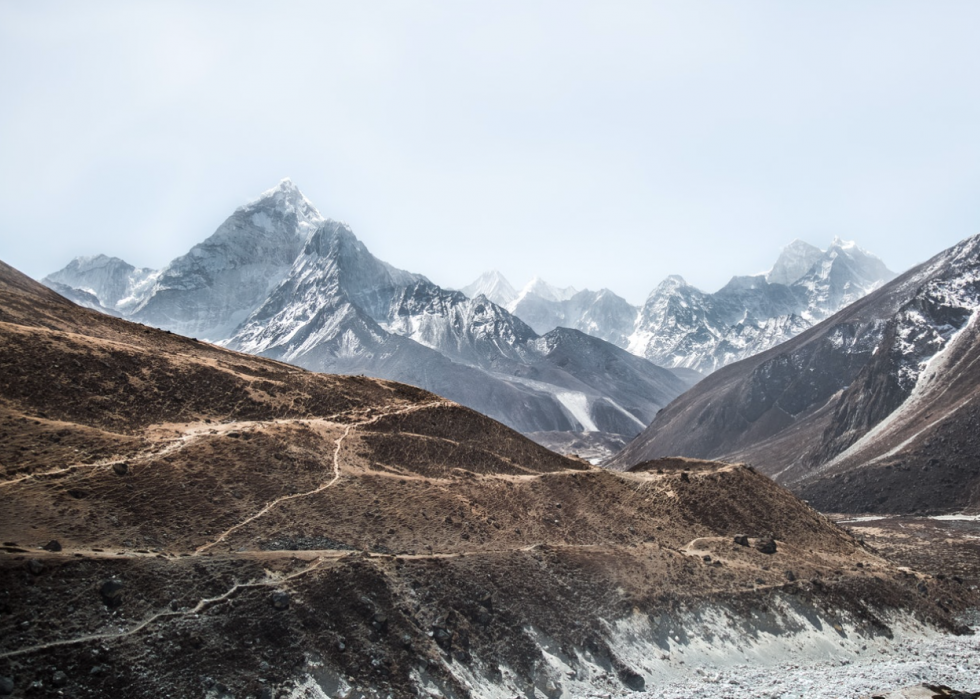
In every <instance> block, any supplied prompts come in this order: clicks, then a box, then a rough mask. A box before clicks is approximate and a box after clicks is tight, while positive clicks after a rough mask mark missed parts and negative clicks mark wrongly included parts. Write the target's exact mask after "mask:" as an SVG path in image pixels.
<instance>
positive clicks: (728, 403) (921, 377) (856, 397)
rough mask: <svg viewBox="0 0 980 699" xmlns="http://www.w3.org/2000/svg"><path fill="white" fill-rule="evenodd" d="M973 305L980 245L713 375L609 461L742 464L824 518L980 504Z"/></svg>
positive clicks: (965, 246)
mask: <svg viewBox="0 0 980 699" xmlns="http://www.w3.org/2000/svg"><path fill="white" fill-rule="evenodd" d="M978 308H980V237H975V238H970V239H967V240H965V241H963V242H962V243H960V244H959V245H957V246H955V247H953V248H950V249H949V250H947V251H945V252H943V253H941V254H940V255H937V256H936V257H935V258H933V259H932V260H930V261H929V262H927V263H925V264H923V265H921V266H919V267H917V268H915V269H913V270H910V271H909V272H907V273H906V274H904V275H902V276H901V277H899V278H898V279H896V280H894V281H893V282H891V283H889V284H888V285H886V286H885V287H883V288H882V289H880V290H879V291H877V292H875V293H873V294H871V295H870V296H868V297H866V298H864V299H862V300H860V301H858V302H856V303H854V304H853V305H851V306H849V307H848V308H847V309H845V310H844V311H842V312H841V313H839V314H837V315H836V316H834V317H833V318H830V319H828V320H826V321H824V322H823V323H821V324H819V325H817V326H816V327H814V328H812V329H811V330H809V331H807V332H805V333H804V334H802V335H800V336H799V337H797V338H795V339H793V340H791V341H789V342H787V343H785V344H783V345H780V346H779V347H777V348H775V349H774V350H771V351H769V352H766V353H764V354H761V355H758V356H756V357H752V358H751V359H748V360H745V361H742V362H739V363H737V364H734V365H732V366H729V367H726V368H725V369H724V370H721V371H719V372H717V373H715V374H713V375H712V376H711V377H709V378H708V379H706V380H705V381H703V382H701V383H700V384H698V386H696V387H695V388H694V389H693V390H692V391H690V392H688V393H687V394H685V395H684V396H682V397H681V398H679V399H677V400H676V401H674V403H672V404H671V405H670V406H668V407H667V408H666V409H665V410H664V411H663V412H661V413H660V415H658V417H657V419H656V420H655V421H654V422H653V424H652V425H651V426H650V427H649V428H648V429H647V430H646V431H645V432H644V433H643V434H642V435H640V436H639V437H638V438H636V439H635V440H634V441H633V442H632V443H631V444H630V445H629V446H628V447H627V448H626V449H625V450H624V451H623V452H621V453H620V454H618V455H617V456H616V457H615V458H614V459H613V461H612V462H611V464H612V465H613V466H614V467H625V466H628V465H630V464H632V463H637V462H639V461H643V460H646V459H648V458H653V457H656V456H660V455H666V454H676V455H686V456H693V457H699V458H724V459H737V460H747V461H751V462H752V463H754V464H756V465H757V466H758V467H759V468H760V469H762V470H763V471H765V472H766V473H770V474H773V475H774V476H775V477H776V478H777V479H779V480H780V482H783V483H785V484H787V485H789V486H790V487H792V488H794V489H795V490H797V491H798V492H801V493H803V494H804V495H805V496H806V497H808V498H810V499H811V500H812V501H813V502H814V504H816V505H817V506H818V507H819V508H821V509H823V510H832V511H860V510H867V511H885V512H888V511H892V512H913V511H929V512H940V511H942V512H946V511H952V510H960V509H963V508H965V507H978V506H980V471H978V469H977V466H976V463H975V459H974V457H975V455H976V454H977V453H978V445H977V444H976V437H975V435H976V430H975V429H974V428H975V426H976V425H977V424H978V423H977V416H976V407H977V406H976V402H975V401H976V395H977V392H978V377H980V374H977V372H976V370H975V368H976V365H975V364H974V362H975V359H976V353H977V347H978V344H977V329H976V321H977V309H978Z"/></svg>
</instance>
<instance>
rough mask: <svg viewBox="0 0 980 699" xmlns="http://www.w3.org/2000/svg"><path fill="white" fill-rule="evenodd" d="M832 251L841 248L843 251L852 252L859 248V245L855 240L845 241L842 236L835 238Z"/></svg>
mask: <svg viewBox="0 0 980 699" xmlns="http://www.w3.org/2000/svg"><path fill="white" fill-rule="evenodd" d="M830 247H831V249H833V248H840V249H841V250H851V249H853V248H856V247H857V243H855V242H854V241H853V240H844V239H843V238H841V237H840V236H836V235H835V236H834V239H833V241H831V243H830Z"/></svg>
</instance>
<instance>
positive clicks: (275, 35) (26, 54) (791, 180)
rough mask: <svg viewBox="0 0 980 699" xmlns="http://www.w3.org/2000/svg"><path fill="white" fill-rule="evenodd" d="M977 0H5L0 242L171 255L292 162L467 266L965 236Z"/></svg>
mask: <svg viewBox="0 0 980 699" xmlns="http://www.w3.org/2000/svg"><path fill="white" fill-rule="evenodd" d="M978 37H980V2H974V1H968V2H944V1H943V0H923V1H922V2H900V1H897V0H885V1H882V2H864V1H861V0H849V1H843V0H841V1H834V0H814V1H812V2H805V1H800V2H784V1H782V0H773V1H771V2H731V1H729V0H725V1H719V2H698V1H695V0H678V1H676V2H650V1H647V2H598V1H596V2H572V1H569V0H561V1H556V2H533V1H529V0H520V1H515V2H498V1H496V0H495V1H493V2H490V1H484V2H464V1H461V0H447V1H446V2H407V1H404V0H399V1H398V2H390V3H386V2H326V1H318V2H275V3H270V2H243V1H241V0H236V1H234V2H217V1H215V2H178V1H176V0H166V1H164V2H139V3H136V2H129V1H127V2H119V3H111V2H97V1H95V2H45V1H43V0H34V1H31V2H26V1H14V0H0V95H2V98H0V259H3V260H4V261H6V262H8V263H9V264H12V265H14V266H16V267H18V268H20V269H21V270H23V271H24V272H26V273H28V274H30V275H32V276H35V277H41V276H43V275H44V274H47V273H48V272H51V271H54V270H55V269H58V268H60V267H62V266H63V265H64V264H66V263H67V262H68V261H69V260H70V259H71V258H72V257H73V256H75V255H81V254H95V253H99V252H102V253H106V254H110V255H116V256H119V257H122V258H124V259H125V260H127V261H129V262H131V263H133V264H136V265H140V266H150V267H160V266H163V265H164V264H166V263H167V262H168V261H169V260H170V259H172V258H173V257H176V256H177V255H180V254H182V253H184V252H186V251H187V250H188V249H189V248H190V247H191V246H192V245H193V244H194V243H197V242H199V241H201V240H203V239H204V238H205V237H207V236H208V235H210V234H211V233H212V232H213V231H214V229H215V228H216V227H217V226H218V225H219V224H220V223H221V222H222V220H223V219H224V218H225V217H226V216H227V215H228V214H230V213H231V211H232V210H233V209H234V208H235V207H236V206H238V205H239V204H241V203H243V202H244V201H246V200H248V199H250V198H253V197H254V196H255V195H257V194H258V193H259V192H261V191H262V190H265V189H267V188H269V187H272V186H273V185H275V184H276V183H277V182H278V181H279V180H280V179H281V178H282V177H285V176H289V177H292V179H293V180H294V181H295V182H296V184H297V185H298V186H299V187H300V188H301V189H302V190H303V191H304V193H306V195H307V196H308V197H309V198H310V199H311V200H312V201H313V202H314V203H315V204H316V205H317V207H318V208H319V209H320V211H321V212H322V213H323V214H324V215H325V216H328V217H332V218H337V219H341V220H345V221H347V222H348V223H349V224H350V225H351V226H352V227H353V229H354V232H355V234H357V235H358V237H360V238H361V239H362V240H363V241H364V242H365V243H366V245H367V246H368V248H369V249H370V250H371V251H372V252H374V253H375V254H376V255H377V256H378V257H380V258H382V259H384V260H386V261H388V262H390V263H392V264H393V265H395V266H397V267H401V268H404V269H408V270H411V271H414V272H421V273H423V274H425V275H426V276H428V277H429V278H430V279H432V280H433V281H435V282H437V283H439V284H442V285H443V286H462V285H464V284H466V283H468V282H469V281H471V280H472V279H473V278H475V277H476V276H477V275H478V274H480V272H482V271H484V270H486V269H491V268H497V269H499V270H500V271H502V272H503V273H504V274H505V276H507V277H508V278H509V279H510V280H511V282H512V283H514V284H515V285H520V284H522V283H523V282H525V281H526V280H527V279H528V278H529V277H530V276H532V275H534V274H538V275H540V276H542V277H543V278H545V279H547V280H549V281H551V282H552V283H555V284H558V285H562V286H565V285H574V286H577V287H579V288H582V287H589V288H600V287H609V288H611V289H613V290H614V291H616V292H617V293H619V294H621V295H623V296H625V297H626V298H627V299H629V300H631V301H633V302H640V301H642V300H643V298H645V296H646V294H647V293H648V292H649V291H650V290H651V289H652V288H653V287H654V286H655V285H656V284H657V283H658V282H659V281H660V280H661V279H662V278H663V277H664V276H666V275H668V274H672V273H677V274H682V275H683V276H685V277H686V278H687V279H688V281H690V282H692V283H694V284H696V285H698V286H700V287H702V288H704V289H705V290H714V289H716V288H718V287H719V286H721V285H722V284H723V283H724V282H725V281H726V280H727V279H728V278H729V277H730V276H731V275H732V274H735V273H752V272H758V271H762V270H764V269H766V268H767V267H768V266H770V264H771V263H772V261H773V260H774V258H775V256H776V255H777V253H778V250H779V249H780V248H781V247H782V246H783V245H785V244H787V243H789V242H790V241H791V240H793V239H794V238H802V239H804V240H807V241H810V242H812V243H814V244H817V245H820V246H821V247H825V246H826V244H827V243H828V242H829V241H830V240H831V239H832V238H833V237H834V236H841V237H843V238H846V239H854V240H856V241H857V242H858V243H859V244H860V245H861V246H862V247H864V248H866V249H869V250H871V251H873V252H875V253H877V254H878V255H879V256H880V257H882V258H883V259H884V260H885V262H886V263H888V265H889V266H890V267H891V268H892V269H894V270H896V271H901V270H902V269H905V268H907V267H908V266H910V265H912V264H914V263H916V262H919V261H922V260H924V259H926V258H928V257H930V256H931V255H933V254H935V253H937V252H939V251H940V250H942V249H943V248H946V247H948V246H950V245H952V244H954V243H955V242H957V241H958V240H960V239H962V238H965V237H967V236H970V235H974V234H976V233H980V198H978V192H980V87H978V86H980V38H978Z"/></svg>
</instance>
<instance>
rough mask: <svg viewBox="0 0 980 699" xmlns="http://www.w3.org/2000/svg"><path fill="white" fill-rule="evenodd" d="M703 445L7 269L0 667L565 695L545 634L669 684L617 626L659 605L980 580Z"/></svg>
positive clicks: (935, 612) (20, 676)
mask: <svg viewBox="0 0 980 699" xmlns="http://www.w3.org/2000/svg"><path fill="white" fill-rule="evenodd" d="M677 466H678V465H677V464H666V463H665V464H661V465H659V466H657V465H654V466H653V467H652V468H644V469H638V470H636V471H634V472H631V473H613V472H610V471H604V470H600V469H596V468H593V467H590V466H589V465H588V464H586V463H584V462H581V461H578V460H573V459H568V458H565V457H561V456H558V455H556V454H554V453H552V452H549V451H547V450H546V449H544V448H542V447H540V446H537V445H535V444H534V443H532V442H530V441H529V440H527V439H525V438H523V437H521V436H520V435H518V434H517V433H515V432H513V431H511V430H509V429H507V428H505V427H503V426H502V425H500V424H499V423H496V422H494V421H492V420H489V419H488V418H486V417H483V416H481V415H479V414H477V413H474V412H473V411H470V410H467V409H465V408H462V407H460V406H458V405H456V404H454V403H451V402H449V401H446V400H443V399H441V398H439V397H437V396H434V395H432V394H429V393H426V392H424V391H421V390H419V389H415V388H412V387H409V386H404V385H400V384H395V383H392V382H386V381H380V380H374V379H366V378H362V377H350V376H326V375H318V374H313V373H310V372H306V371H302V370H299V369H296V368H294V367H291V366H288V365H286V364H282V363H279V362H274V361H270V360H266V359H263V358H258V357H251V356H245V355H241V354H237V353H234V352H229V351H226V350H223V349H221V348H218V347H214V346H211V345H208V344H205V343H201V342H197V341H194V340H191V339H187V338H181V337H177V336H174V335H171V334H169V333H164V332H160V331H157V330H154V329H151V328H147V327H144V326H139V325H135V324H132V323H128V322H126V321H122V320H118V319H115V318H111V317H108V316H104V315H100V314H98V313H95V312H92V311H87V310H84V309H81V308H78V307H77V306H74V305H72V304H71V303H69V302H68V301H66V300H64V299H61V298H60V297H58V296H57V295H55V294H53V293H52V292H50V291H48V290H47V289H45V288H43V287H41V286H40V285H37V284H35V283H34V282H32V281H31V280H29V279H27V278H26V277H24V276H23V275H20V274H19V273H18V272H16V271H15V270H12V269H11V268H9V267H5V266H4V267H0V498H2V502H3V507H2V508H0V537H2V542H3V547H2V552H0V675H2V676H4V677H12V678H14V681H15V684H16V687H17V689H16V692H18V693H21V692H23V691H24V690H25V688H29V687H30V686H31V684H32V683H40V684H38V685H35V690H36V691H35V694H39V695H42V696H43V695H46V694H51V695H55V694H57V693H58V692H62V693H63V694H64V695H68V696H92V697H96V696H128V697H144V696H145V697H150V696H152V697H159V696H163V695H167V694H169V695H171V696H201V695H205V694H206V695H208V696H229V695H234V696H255V697H259V696H262V697H270V696H287V695H288V694H289V693H290V692H292V693H293V694H292V695H293V696H304V695H303V694H302V691H305V690H302V686H304V685H303V683H304V682H309V681H313V682H315V683H317V684H318V685H319V688H320V690H322V691H323V692H325V693H327V694H328V695H329V694H330V692H334V693H339V690H338V689H337V688H339V687H341V685H344V686H353V687H358V688H361V690H363V694H362V695H363V696H382V697H383V696H386V695H388V694H391V695H392V696H395V697H402V696H415V695H416V694H417V693H418V692H420V691H423V689H422V688H424V687H436V688H440V689H439V691H440V692H441V693H442V694H443V695H444V696H457V697H464V696H477V695H478V693H474V691H475V690H472V689H471V688H470V687H468V686H467V682H469V681H470V680H468V679H467V677H470V678H483V679H484V680H485V681H487V682H490V683H494V684H495V685H499V686H501V687H507V688H509V689H508V691H515V692H518V691H519V692H521V693H524V694H525V695H527V696H530V695H532V694H533V693H534V692H535V691H539V693H543V694H545V695H547V696H550V697H558V696H561V695H562V694H563V692H564V694H565V696H569V694H568V692H567V691H565V690H563V689H562V687H563V686H568V685H569V683H571V682H572V681H573V680H572V679H570V678H569V677H567V676H561V677H559V676H557V675H555V674H554V673H551V674H549V672H550V671H548V670H547V667H548V666H547V663H546V662H545V657H544V655H543V653H544V651H543V648H544V647H545V645H548V644H553V645H548V647H549V648H551V650H550V651H549V653H552V654H553V652H554V653H556V652H561V653H563V654H564V655H565V656H567V657H569V658H572V657H573V656H575V655H576V653H580V654H581V657H583V658H584V657H588V658H590V659H591V660H590V661H589V662H590V663H594V666H595V667H604V668H607V670H606V671H604V672H606V675H607V677H606V678H605V679H603V678H602V677H600V676H599V675H589V674H588V672H591V671H587V669H586V668H585V666H583V667H582V668H581V672H582V673H583V674H582V677H578V678H576V679H575V680H574V681H575V682H579V681H581V682H586V681H588V682H590V683H592V684H590V685H589V686H599V684H601V683H602V682H609V683H612V685H611V686H613V687H614V688H615V687H623V686H626V687H631V688H638V687H641V686H643V685H644V682H646V681H647V680H646V679H645V678H648V677H649V674H644V673H645V672H646V671H645V670H643V669H642V668H638V667H634V666H633V665H631V664H630V662H628V661H626V660H624V659H623V658H622V657H621V654H620V650H618V648H617V646H616V645H615V643H614V641H613V640H612V636H611V633H612V632H611V630H610V629H612V628H613V625H615V624H616V623H618V622H620V621H622V620H628V619H633V618H634V617H635V616H636V615H641V616H642V617H643V618H644V619H647V618H649V619H669V618H673V617H672V616H671V615H675V614H679V613H680V610H682V609H690V608H692V607H693V606H697V605H711V604H723V605H727V607H726V608H731V609H736V610H741V611H740V612H739V613H744V614H746V615H747V616H746V618H751V615H752V613H753V610H756V611H758V610H760V609H764V608H766V605H769V604H772V603H773V600H774V599H775V597H774V596H782V597H780V599H782V598H785V599H792V600H796V601H795V602H794V604H799V605H801V607H802V608H806V609H812V610H823V611H819V612H817V611H814V614H818V616H819V614H824V615H826V614H834V615H843V616H842V617H841V618H843V617H844V616H846V617H847V618H848V619H851V620H852V621H853V623H854V624H855V628H856V629H861V630H862V631H861V632H862V633H865V632H866V633H869V634H880V633H886V632H887V626H886V620H887V619H888V618H889V615H891V614H892V613H894V612H896V611H902V612H909V613H912V614H915V615H917V616H918V617H919V619H920V620H923V621H930V622H932V623H935V624H938V625H941V626H945V627H950V626H951V624H952V622H951V617H950V613H951V611H953V610H955V609H956V608H957V607H958V605H962V604H964V603H965V602H966V600H967V597H966V591H965V590H964V589H963V588H962V586H958V585H957V584H956V583H954V582H952V581H941V580H938V579H935V578H932V577H929V576H922V575H917V574H913V573H901V572H899V571H897V570H896V569H895V568H894V567H893V566H892V565H891V564H889V563H888V562H887V561H885V560H884V559H882V558H880V557H878V556H877V555H876V554H875V553H874V552H873V551H871V550H869V549H867V548H865V547H863V546H862V545H861V544H860V543H859V542H858V541H857V540H855V539H854V538H853V537H851V536H850V535H848V534H846V533H845V532H844V531H843V530H841V529H839V528H837V527H836V526H834V525H833V524H832V523H831V522H830V521H829V520H827V519H825V518H823V517H822V516H820V515H819V514H817V513H816V512H815V511H814V510H812V509H810V508H809V507H807V506H806V505H804V504H803V503H802V502H800V501H799V500H797V499H796V498H794V497H793V496H792V495H790V494H789V493H788V492H787V491H785V490H783V489H782V488H780V487H778V486H776V485H775V484H773V483H772V482H771V481H770V480H768V479H767V478H765V477H763V476H761V475H759V474H757V473H755V472H754V471H752V470H751V469H748V468H745V467H742V466H730V465H725V464H717V463H704V462H684V463H683V468H678V467H677ZM736 536H740V537H743V536H744V537H746V539H745V540H744V541H743V543H737V542H736V541H735V537H736ZM52 541H56V542H57V546H48V548H49V549H53V550H43V549H42V547H44V546H46V545H48V544H49V542H52ZM767 546H771V548H772V549H773V550H774V551H773V550H767ZM871 600H873V601H871ZM828 610H829V611H828ZM814 618H816V617H814ZM835 618H836V617H835ZM665 623H666V622H665ZM543 638H546V639H548V640H547V641H546V642H545V641H542V640H541V639H543ZM651 642H652V641H651ZM651 652H652V651H651ZM658 657H659V656H658ZM576 662H577V661H576ZM501 667H506V668H508V670H507V672H508V673H509V674H507V676H504V675H503V674H502V671H501V670H500V668H501ZM589 667H592V666H589ZM56 670H57V671H59V672H62V673H64V674H65V676H66V678H67V679H63V678H61V677H60V676H59V678H58V679H57V681H56V680H55V679H54V673H55V671H56ZM310 678H312V679H310ZM583 678H584V679H583ZM331 688H333V689H331ZM535 688H537V690H536V689H535ZM424 691H428V690H424ZM297 692H300V693H299V694H297ZM310 696H313V695H310Z"/></svg>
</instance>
